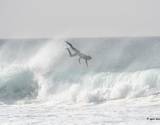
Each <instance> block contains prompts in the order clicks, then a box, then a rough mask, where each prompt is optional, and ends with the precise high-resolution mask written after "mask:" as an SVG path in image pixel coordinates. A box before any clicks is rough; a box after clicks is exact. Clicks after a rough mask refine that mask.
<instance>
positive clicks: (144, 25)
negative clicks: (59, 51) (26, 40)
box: [0, 0, 160, 38]
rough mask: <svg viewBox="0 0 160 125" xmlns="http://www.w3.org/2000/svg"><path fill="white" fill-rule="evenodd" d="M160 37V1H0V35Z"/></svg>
mask: <svg viewBox="0 0 160 125" xmlns="http://www.w3.org/2000/svg"><path fill="white" fill-rule="evenodd" d="M57 35H60V36H74V37H76V36H78V37H80V36H85V37H87V36H89V37H90V36H94V37H97V36H159V35H160V0H0V37H1V38H7V37H10V38H11V37H14V38H21V37H35V38H36V37H54V36H57Z"/></svg>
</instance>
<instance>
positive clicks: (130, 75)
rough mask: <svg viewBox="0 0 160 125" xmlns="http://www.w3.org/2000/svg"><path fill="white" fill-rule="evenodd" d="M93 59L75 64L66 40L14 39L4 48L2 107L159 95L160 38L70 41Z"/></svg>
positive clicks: (0, 82) (0, 73) (0, 57)
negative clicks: (6, 105) (12, 104)
mask: <svg viewBox="0 0 160 125" xmlns="http://www.w3.org/2000/svg"><path fill="white" fill-rule="evenodd" d="M67 40H69V41H71V42H72V43H73V44H74V45H75V46H76V47H77V48H79V49H80V50H82V51H83V52H84V53H87V54H89V55H91V56H92V57H93V59H92V60H91V61H90V62H89V67H88V68H87V67H86V66H85V63H84V64H83V62H82V64H81V65H80V64H79V63H78V61H77V58H70V57H69V56H68V53H67V51H66V50H65V48H66V45H65V43H64V39H52V40H48V39H26V40H20V39H17V40H16V39H14V40H12V39H10V40H1V44H0V60H1V62H0V102H1V103H8V104H9V103H16V102H18V101H24V100H25V101H26V100H27V101H28V100H40V101H53V102H60V101H61V102H64V101H71V102H76V103H79V102H88V103H101V102H105V101H109V100H113V99H124V98H127V99H128V98H137V97H146V96H151V95H158V94H159V90H160V84H159V83H160V65H159V64H160V59H159V56H160V55H159V53H160V49H159V48H160V42H159V40H160V38H74V39H73V38H72V39H71V38H70V39H67Z"/></svg>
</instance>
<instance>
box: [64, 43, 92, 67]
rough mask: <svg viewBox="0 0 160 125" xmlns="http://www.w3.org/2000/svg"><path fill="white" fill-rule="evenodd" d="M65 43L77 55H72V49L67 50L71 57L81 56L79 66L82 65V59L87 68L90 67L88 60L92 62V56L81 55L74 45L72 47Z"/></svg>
mask: <svg viewBox="0 0 160 125" xmlns="http://www.w3.org/2000/svg"><path fill="white" fill-rule="evenodd" d="M65 42H66V43H67V44H68V45H69V46H70V48H71V49H72V50H73V51H74V52H75V53H73V54H72V53H71V51H70V49H69V48H67V51H68V53H69V55H70V57H74V56H79V64H81V59H84V60H85V63H86V65H87V67H88V62H87V61H88V60H91V59H92V57H91V56H88V55H86V54H83V53H81V52H80V51H79V50H78V49H76V48H75V47H73V45H72V44H71V43H69V42H68V41H65Z"/></svg>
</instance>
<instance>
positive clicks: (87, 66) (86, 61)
mask: <svg viewBox="0 0 160 125" xmlns="http://www.w3.org/2000/svg"><path fill="white" fill-rule="evenodd" d="M85 62H86V65H87V67H88V62H87V59H86V60H85Z"/></svg>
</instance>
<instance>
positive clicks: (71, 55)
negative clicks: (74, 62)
mask: <svg viewBox="0 0 160 125" xmlns="http://www.w3.org/2000/svg"><path fill="white" fill-rule="evenodd" d="M67 51H68V53H69V55H70V57H73V56H76V55H77V53H74V54H72V53H71V51H70V50H69V48H67Z"/></svg>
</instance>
